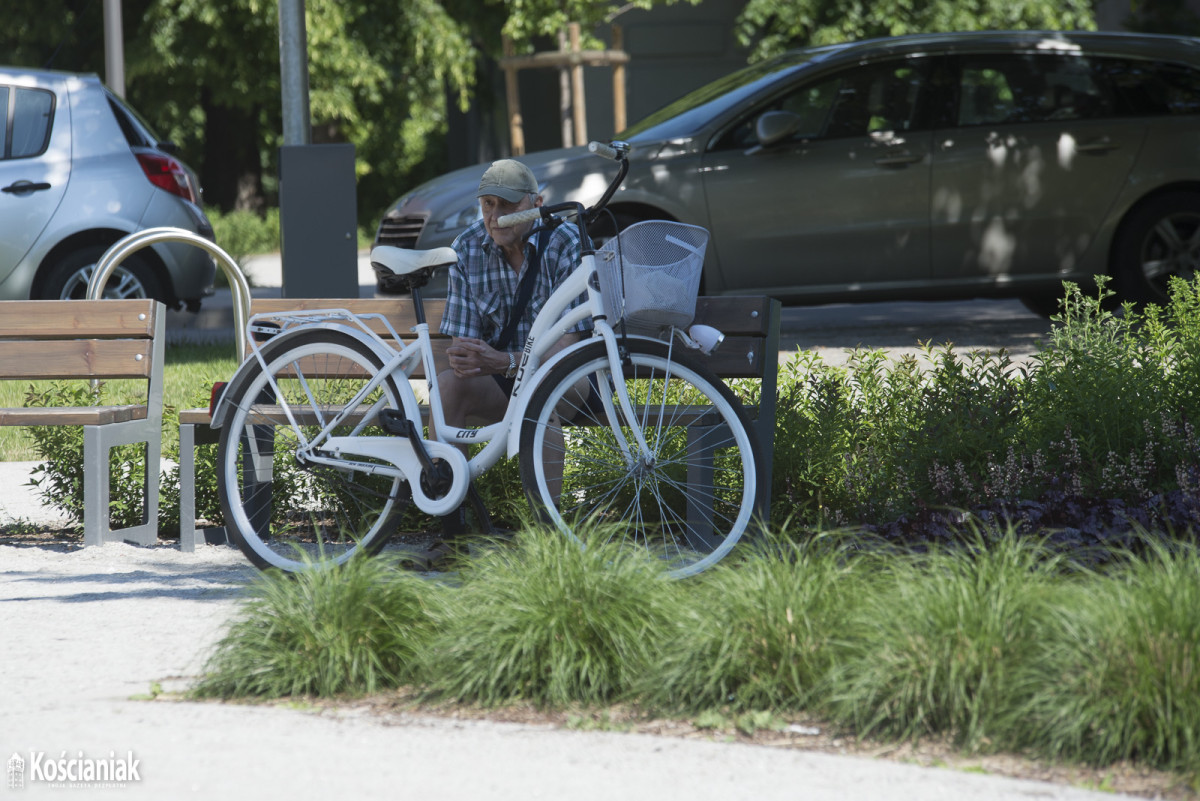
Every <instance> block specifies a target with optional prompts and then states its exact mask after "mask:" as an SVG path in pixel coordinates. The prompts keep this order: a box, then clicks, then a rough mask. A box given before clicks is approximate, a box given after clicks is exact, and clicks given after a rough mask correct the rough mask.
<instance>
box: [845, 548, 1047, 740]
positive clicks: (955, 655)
mask: <svg viewBox="0 0 1200 801" xmlns="http://www.w3.org/2000/svg"><path fill="white" fill-rule="evenodd" d="M969 544H970V545H971V547H969V548H964V547H961V546H960V547H956V548H941V549H935V550H933V551H931V552H929V553H928V554H925V555H917V554H910V555H908V556H901V555H897V556H895V557H893V558H891V559H889V560H887V561H886V563H885V562H883V560H880V562H881V564H885V565H886V567H885V568H883V570H884V573H883V578H884V580H883V581H880V582H879V583H877V584H875V585H872V586H871V589H873V590H874V591H872V592H867V593H865V594H864V597H863V598H862V599H860V601H859V603H858V604H856V606H855V607H854V613H855V614H854V620H853V621H851V622H850V623H849V624H847V625H846V626H845V628H844V629H843V630H842V637H841V638H840V640H839V642H838V644H837V646H836V647H835V649H834V650H835V654H834V656H833V659H832V660H831V661H832V664H833V665H834V669H833V671H832V672H831V674H830V679H829V688H828V695H827V697H826V698H824V699H823V701H824V703H823V704H822V707H823V708H824V709H825V711H827V712H828V714H829V715H831V716H832V717H833V719H834V720H836V721H838V722H840V723H842V724H844V725H847V726H849V727H851V728H853V730H854V731H856V732H858V733H859V734H861V735H867V736H870V735H876V736H883V737H888V738H901V739H914V740H915V739H918V738H920V737H925V736H930V735H947V736H950V737H952V738H953V739H954V740H955V741H956V742H957V743H959V744H960V745H963V746H966V747H970V748H974V747H978V746H980V745H981V744H983V743H985V741H986V740H988V739H991V740H993V741H995V740H996V739H998V737H999V735H1001V734H1002V733H1003V729H1004V724H1003V723H1002V721H1003V720H1005V712H1006V711H1007V710H1010V709H1012V708H1013V707H1014V706H1015V705H1016V704H1017V703H1018V702H1019V701H1020V699H1021V698H1022V696H1021V693H1022V690H1023V685H1022V683H1021V681H1020V680H1019V669H1020V668H1021V666H1022V665H1024V664H1027V663H1028V662H1030V661H1031V660H1033V659H1034V658H1035V656H1036V654H1037V653H1038V651H1039V649H1040V648H1042V647H1043V643H1042V640H1041V639H1040V636H1039V635H1041V633H1042V628H1041V624H1042V622H1043V621H1044V619H1045V617H1046V615H1047V614H1048V612H1049V610H1050V609H1051V608H1053V606H1054V604H1055V603H1056V602H1057V600H1058V599H1059V588H1060V587H1061V582H1060V581H1059V577H1058V575H1057V573H1058V570H1059V566H1060V561H1059V559H1057V558H1056V557H1054V556H1052V555H1051V554H1050V553H1049V552H1048V551H1047V550H1046V549H1045V548H1044V547H1042V546H1041V545H1040V544H1037V543H1034V542H1031V541H1029V540H1022V539H1018V538H1016V537H1014V536H1012V535H1011V534H1009V535H1007V536H1002V537H999V538H998V539H997V540H996V541H993V542H987V541H986V539H985V537H984V536H982V535H980V536H978V537H977V538H976V539H975V540H974V542H973V543H969Z"/></svg>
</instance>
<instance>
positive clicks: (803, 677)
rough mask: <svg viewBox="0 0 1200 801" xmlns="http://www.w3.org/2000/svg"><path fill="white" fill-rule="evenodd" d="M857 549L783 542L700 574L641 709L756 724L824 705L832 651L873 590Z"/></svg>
mask: <svg viewBox="0 0 1200 801" xmlns="http://www.w3.org/2000/svg"><path fill="white" fill-rule="evenodd" d="M853 545H854V543H852V542H850V541H847V540H844V539H843V538H838V537H832V536H826V537H817V538H814V539H811V540H805V541H804V542H802V543H795V542H789V541H787V540H786V539H784V538H779V540H778V541H773V542H770V543H763V544H760V547H758V548H756V549H755V550H754V551H753V552H752V554H751V555H750V556H748V557H747V558H746V559H744V560H733V559H727V560H725V561H724V562H722V563H720V564H718V565H717V567H715V568H714V569H712V570H710V571H708V572H707V573H705V574H702V575H701V576H700V577H698V578H697V579H696V581H695V582H694V583H693V584H692V585H691V586H690V587H689V588H688V590H687V595H688V596H689V598H690V602H689V603H688V604H687V614H686V615H684V616H682V617H681V618H680V619H679V621H678V627H677V628H676V629H674V630H673V631H671V632H670V635H669V636H668V637H667V639H666V641H665V642H664V644H663V646H662V649H661V651H662V654H661V656H660V657H659V659H658V660H657V661H656V662H655V663H654V664H653V665H652V666H651V670H650V671H648V672H647V673H646V674H644V675H643V676H641V677H640V678H639V680H638V682H637V685H636V695H637V697H638V699H639V701H640V702H641V703H643V704H646V705H648V706H650V707H652V708H656V709H664V710H668V711H672V712H678V711H687V712H702V711H703V710H706V709H725V708H727V709H729V710H732V711H733V712H735V713H738V714H750V713H753V712H754V711H755V710H761V709H773V710H777V711H795V710H799V709H803V708H805V707H806V706H807V705H809V704H810V703H811V702H812V701H813V700H814V699H816V698H819V697H820V695H821V691H822V690H823V689H825V688H824V687H823V686H822V685H823V682H824V681H825V677H826V676H827V675H828V674H829V671H830V670H831V669H832V667H833V662H832V659H833V657H834V651H833V649H832V648H831V644H832V643H833V642H834V641H835V640H837V639H839V638H840V637H842V636H843V632H844V629H845V627H846V625H847V623H848V622H849V619H850V615H851V613H852V611H853V610H854V608H855V606H856V605H857V603H858V602H859V595H860V594H859V592H858V590H860V589H861V588H862V587H863V586H864V585H865V584H866V583H868V582H869V575H870V571H869V560H867V559H851V558H848V556H849V555H850V552H851V551H852V546H853ZM722 727H724V726H722ZM760 728H761V727H760Z"/></svg>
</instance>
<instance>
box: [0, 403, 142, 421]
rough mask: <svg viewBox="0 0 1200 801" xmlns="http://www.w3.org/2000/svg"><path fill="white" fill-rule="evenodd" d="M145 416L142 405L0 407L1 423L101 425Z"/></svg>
mask: <svg viewBox="0 0 1200 801" xmlns="http://www.w3.org/2000/svg"><path fill="white" fill-rule="evenodd" d="M145 419H146V407H145V406H53V407H47V408H37V407H31V408H24V407H22V408H2V409H0V426H101V425H108V424H109V423H124V422H127V421H129V420H145Z"/></svg>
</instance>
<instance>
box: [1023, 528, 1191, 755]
mask: <svg viewBox="0 0 1200 801" xmlns="http://www.w3.org/2000/svg"><path fill="white" fill-rule="evenodd" d="M1041 623H1042V628H1041V631H1040V632H1039V639H1040V641H1041V642H1043V643H1044V647H1043V648H1041V649H1039V651H1038V652H1037V654H1036V658H1034V659H1030V660H1029V661H1028V662H1027V663H1025V664H1024V665H1023V666H1022V668H1023V669H1024V671H1025V673H1026V676H1025V679H1026V681H1027V683H1028V685H1029V687H1031V688H1032V693H1031V696H1030V698H1029V699H1028V702H1027V704H1025V705H1023V706H1021V707H1019V708H1017V709H1016V710H1014V711H1015V714H1016V716H1017V717H1018V718H1019V719H1021V720H1023V721H1024V723H1025V725H1024V726H1022V728H1021V735H1022V737H1021V744H1022V745H1024V746H1029V745H1033V746H1035V747H1036V748H1037V749H1038V750H1039V751H1041V752H1043V753H1046V754H1050V755H1053V756H1054V757H1056V758H1058V757H1060V756H1061V757H1066V758H1068V759H1079V760H1085V761H1087V762H1092V763H1095V764H1106V763H1110V762H1115V761H1119V760H1127V759H1133V760H1138V761H1141V762H1145V763H1147V764H1151V765H1158V766H1161V767H1164V768H1168V769H1172V770H1179V771H1185V772H1188V773H1190V774H1191V775H1193V776H1197V775H1200V667H1198V666H1200V553H1198V552H1197V550H1196V548H1195V547H1194V546H1190V545H1172V546H1171V547H1168V546H1166V545H1164V544H1161V543H1156V544H1152V545H1151V547H1150V548H1149V549H1148V553H1147V555H1146V556H1145V557H1144V558H1136V559H1130V561H1129V564H1128V565H1127V566H1126V567H1124V568H1122V569H1120V570H1117V571H1115V572H1113V573H1111V574H1110V575H1095V576H1090V577H1089V580H1088V581H1087V582H1084V583H1081V584H1080V586H1078V587H1077V588H1075V590H1074V593H1073V596H1072V597H1071V598H1070V599H1069V602H1068V603H1065V604H1063V605H1061V606H1059V607H1057V608H1055V609H1054V610H1052V613H1051V614H1050V615H1048V616H1046V617H1045V618H1044V619H1043V620H1042V621H1041Z"/></svg>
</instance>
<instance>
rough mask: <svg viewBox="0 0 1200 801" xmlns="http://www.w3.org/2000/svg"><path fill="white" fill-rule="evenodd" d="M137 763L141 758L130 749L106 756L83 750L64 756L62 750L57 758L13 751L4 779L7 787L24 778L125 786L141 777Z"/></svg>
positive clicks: (21, 786) (76, 784)
mask: <svg viewBox="0 0 1200 801" xmlns="http://www.w3.org/2000/svg"><path fill="white" fill-rule="evenodd" d="M140 766H141V760H139V759H137V758H135V757H134V755H133V752H132V751H126V752H125V753H124V754H123V755H121V756H117V754H116V752H115V751H109V752H108V756H107V757H99V758H96V757H90V756H85V755H84V753H83V752H82V751H77V752H76V753H75V755H74V756H67V752H66V751H63V752H62V753H61V754H60V755H59V756H58V758H57V759H56V758H54V757H53V756H49V757H47V756H46V752H44V751H31V752H30V753H29V759H28V760H26V759H24V758H23V757H22V756H21V755H20V754H16V753H14V754H13V755H12V756H10V757H9V758H8V775H7V779H8V782H7V783H8V789H10V790H23V789H25V784H26V782H28V783H29V784H32V783H34V782H44V783H45V784H48V785H50V786H51V787H124V786H125V785H126V784H128V783H129V782H139V781H141V780H142V777H141V774H140V773H139V770H140Z"/></svg>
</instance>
